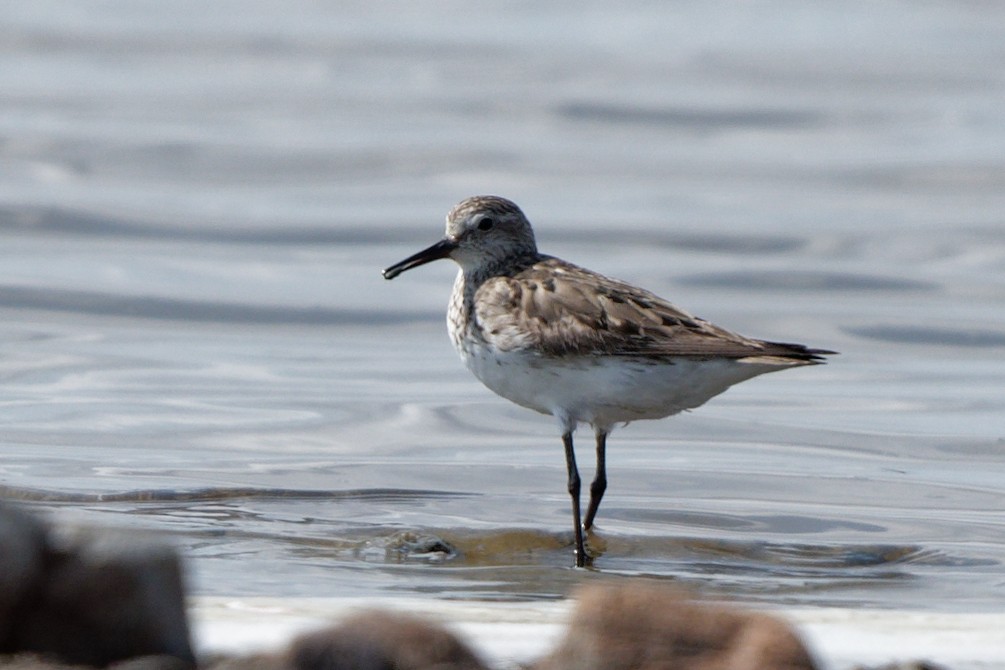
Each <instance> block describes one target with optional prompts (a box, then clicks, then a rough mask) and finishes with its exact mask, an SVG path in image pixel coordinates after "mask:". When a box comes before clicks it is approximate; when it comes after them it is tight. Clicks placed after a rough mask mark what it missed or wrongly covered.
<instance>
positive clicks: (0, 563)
mask: <svg viewBox="0 0 1005 670" xmlns="http://www.w3.org/2000/svg"><path fill="white" fill-rule="evenodd" d="M44 552H45V528H44V527H43V526H42V524H41V523H40V522H38V521H37V520H36V519H35V518H34V517H32V516H30V515H28V514H26V513H25V512H22V511H21V510H19V509H17V508H16V507H12V506H10V505H7V504H4V503H3V502H0V653H3V652H11V651H15V649H14V648H12V646H11V643H10V641H9V637H10V631H11V628H12V626H13V624H14V621H15V613H16V611H17V609H18V608H19V606H20V604H21V602H22V601H23V600H25V599H26V598H27V596H28V594H29V592H30V591H31V590H32V589H33V588H35V586H36V585H37V584H39V583H40V582H41V579H42V565H43V554H44Z"/></svg>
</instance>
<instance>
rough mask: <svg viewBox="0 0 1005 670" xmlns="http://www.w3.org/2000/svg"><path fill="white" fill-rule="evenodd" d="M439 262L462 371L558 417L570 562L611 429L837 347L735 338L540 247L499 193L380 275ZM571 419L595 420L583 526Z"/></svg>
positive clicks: (592, 506)
mask: <svg viewBox="0 0 1005 670" xmlns="http://www.w3.org/2000/svg"><path fill="white" fill-rule="evenodd" d="M441 258H450V259H452V260H453V261H454V262H455V263H457V264H458V265H459V266H460V271H459V272H458V273H457V279H456V281H455V282H454V290H453V294H452V295H451V298H450V307H449V309H448V312H447V327H448V329H449V331H450V338H451V339H452V340H453V343H454V347H456V349H457V352H458V353H459V354H460V356H461V359H463V361H464V363H465V364H466V365H467V366H468V369H469V370H471V372H473V373H474V375H475V376H476V377H478V379H479V380H481V382H482V383H483V384H485V386H487V387H488V388H489V389H491V390H492V391H494V392H495V393H497V394H499V395H501V396H502V397H504V398H506V399H507V400H511V401H512V402H515V403H516V404H518V405H521V406H523V407H527V408H529V409H532V410H535V411H538V412H541V413H542V414H550V415H552V416H554V417H555V418H556V419H557V420H558V425H559V427H560V429H561V435H562V443H563V445H564V447H565V461H566V466H567V469H568V489H569V494H570V495H571V497H572V516H573V525H574V528H575V543H576V547H575V551H576V566H577V567H583V566H585V565H586V563H587V561H588V560H589V558H590V557H589V556H588V555H587V552H586V548H585V545H584V541H583V531H584V530H586V531H589V530H590V529H591V528H592V526H593V520H594V518H595V517H596V514H597V509H598V508H599V507H600V501H601V499H602V498H603V496H604V491H605V490H606V489H607V475H606V460H605V457H606V447H607V436H608V435H609V434H610V432H611V430H612V429H613V428H614V427H615V426H617V425H619V424H625V423H628V422H631V421H637V420H639V419H661V418H663V417H667V416H671V415H673V414H677V413H678V412H682V411H684V410H688V409H693V408H695V407H698V406H700V405H703V404H704V403H705V402H706V401H707V400H709V399H710V398H712V397H714V396H717V395H719V394H720V393H722V392H723V391H725V390H726V389H728V388H729V387H730V386H732V385H733V384H736V383H738V382H742V381H744V380H746V379H750V378H751V377H756V376H757V375H760V374H764V373H766V372H775V371H776V370H784V369H786V368H792V367H801V366H804V365H814V364H817V363H821V362H823V360H824V359H823V356H825V355H827V354H833V353H835V352H832V351H826V350H824V349H810V348H807V347H805V346H803V345H801V344H787V343H782V342H767V341H764V340H756V339H752V338H749V337H744V336H742V335H738V334H736V333H732V332H730V331H728V330H725V329H723V328H719V327H718V326H715V325H713V324H711V323H709V322H708V321H705V320H703V319H700V318H698V317H695V316H692V315H691V314H689V313H687V312H685V311H684V310H682V309H680V308H679V307H675V306H674V305H672V304H670V303H669V302H667V301H666V300H663V299H662V298H660V297H658V296H656V295H655V294H653V293H650V292H649V291H646V290H644V289H641V288H638V287H636V286H632V285H631V284H627V283H625V282H622V281H618V280H616V279H610V278H608V277H605V276H603V275H601V274H598V273H596V272H592V271H590V270H587V269H585V268H581V267H579V266H576V265H573V264H572V263H568V262H566V261H564V260H561V259H559V258H555V257H553V256H546V255H544V254H541V253H539V252H538V250H537V243H536V241H535V239H534V231H533V229H532V228H531V225H530V222H529V221H528V220H527V217H526V216H524V214H523V212H522V211H521V210H520V208H519V207H517V206H516V204H514V203H513V202H511V201H509V200H506V199H505V198H500V197H497V196H475V197H472V198H468V199H466V200H463V201H461V202H460V203H458V204H457V205H456V206H455V207H454V208H453V209H452V210H450V213H449V214H448V215H447V230H446V235H445V236H444V238H443V239H442V240H440V241H439V242H437V243H436V244H434V245H432V246H431V247H429V248H427V249H424V250H422V251H420V252H419V253H417V254H415V255H413V256H410V257H408V258H406V259H405V260H403V261H401V262H400V263H396V264H394V265H392V266H390V267H389V268H387V269H386V270H384V272H383V274H384V277H385V278H386V279H394V278H395V277H397V276H398V275H399V274H401V273H402V272H405V271H406V270H411V269H412V268H415V267H418V266H420V265H423V264H425V263H429V262H430V261H435V260H438V259H441ZM580 423H585V424H589V425H590V426H592V427H593V431H594V434H595V436H596V450H597V468H596V475H595V477H594V479H593V482H592V484H591V485H590V503H589V505H588V506H587V509H586V517H585V519H583V520H582V522H580V520H581V517H580V501H579V491H580V479H579V471H578V469H577V467H576V455H575V452H574V449H573V442H572V434H573V432H574V431H575V429H576V426H577V425H578V424H580Z"/></svg>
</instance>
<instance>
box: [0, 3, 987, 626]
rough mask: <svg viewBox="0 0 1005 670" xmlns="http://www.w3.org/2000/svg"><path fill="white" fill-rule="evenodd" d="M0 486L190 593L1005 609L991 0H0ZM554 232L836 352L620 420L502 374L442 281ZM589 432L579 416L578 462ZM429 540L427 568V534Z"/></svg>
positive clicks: (663, 286) (564, 248)
mask: <svg viewBox="0 0 1005 670" xmlns="http://www.w3.org/2000/svg"><path fill="white" fill-rule="evenodd" d="M2 18H3V22H2V23H3V27H2V32H0V411H2V414H0V416H2V420H0V486H2V487H3V493H4V495H5V497H7V498H11V499H15V500H21V501H23V502H24V504H26V505H27V506H28V507H30V508H32V509H37V510H41V511H43V512H44V513H48V514H51V515H53V516H55V517H56V518H58V519H62V520H67V521H72V522H84V523H93V524H100V525H107V526H116V527H126V528H131V529H136V530H137V531H143V532H145V533H149V534H155V535H159V536H161V537H164V538H166V539H168V540H169V541H171V542H173V543H174V544H176V545H177V546H178V547H179V548H180V550H181V551H182V552H183V553H184V555H185V556H186V558H187V561H188V569H189V579H190V582H191V585H192V590H193V592H194V593H197V594H204V595H272V596H302V595H309V596H372V597H380V596H388V595H395V596H400V595H412V596H415V595H422V594H430V595H434V596H437V597H448V598H465V599H470V598H487V599H541V598H553V597H557V596H560V595H563V594H565V593H567V592H568V590H569V589H570V588H571V587H572V586H573V585H575V584H577V583H579V582H581V581H583V580H586V579H591V578H594V576H596V575H600V576H618V575H639V574H641V575H648V576H652V577H658V578H663V579H666V580H674V581H678V582H681V583H684V584H687V585H690V586H692V587H694V588H697V589H699V590H702V591H705V592H708V593H710V594H714V595H716V596H719V597H726V598H731V599H736V600H741V601H752V602H758V603H769V604H780V605H790V604H800V605H840V606H852V607H858V606H868V607H905V608H926V609H944V610H953V611H1000V610H1001V608H1002V606H1003V604H1005V514H1003V508H1005V421H1003V410H1005V394H1003V393H1002V388H1003V387H1005V356H1003V355H1005V318H1003V316H1005V104H1003V103H1005V67H1003V66H1005V9H1003V7H1002V5H1000V4H998V3H981V2H929V3H907V2H904V3H898V2H890V3H844V2H838V3H805V2H749V3H733V2H701V3H672V4H671V3H649V2H642V1H641V0H640V1H636V2H627V3H619V4H618V5H617V6H614V5H610V4H609V3H587V4H585V5H584V4H583V3H579V2H577V3H573V2H558V1H554V2H533V3H501V4H499V5H498V6H496V7H494V8H491V7H490V8H486V7H478V6H471V5H470V4H469V3H454V2H438V3H422V4H420V5H415V4H414V3H395V2H386V3H351V2H345V3H311V2H302V3H290V2H266V1H261V0H255V1H250V2H249V1H247V0H241V1H240V2H236V1H235V2H213V3H204V2H171V3H163V2H155V1H148V2H144V1H137V0H129V1H128V2H126V1H122V0H112V1H108V2H94V3H74V2H59V1H54V2H32V3H25V2H6V3H3V5H2ZM477 193H498V194H501V195H505V196H508V197H510V198H512V199H514V200H516V201H517V202H519V203H520V204H521V205H522V206H523V208H524V210H525V211H526V212H527V214H528V216H530V218H531V220H532V221H534V222H535V224H536V228H537V232H538V237H539V243H540V246H541V248H542V249H543V250H544V251H545V252H547V253H552V254H555V255H559V256H562V257H564V258H567V259H569V260H572V261H574V262H577V263H579V264H582V265H586V266H588V267H591V268H593V269H596V270H598V271H601V272H604V273H605V274H609V275H612V276H616V277H619V278H623V279H627V280H629V281H632V282H635V283H638V284H640V285H643V286H646V287H647V288H650V289H652V290H654V291H656V292H657V293H660V294H661V295H664V296H666V297H668V298H670V299H672V300H674V301H675V302H677V303H678V304H680V305H681V306H683V307H685V308H687V309H689V310H691V311H694V312H696V313H698V314H699V315H701V316H703V317H705V318H708V319H711V320H713V321H715V322H717V323H719V324H721V325H723V326H726V327H728V328H731V329H734V330H738V331H740V332H743V333H745V334H748V335H751V336H756V337H761V338H766V339H776V340H783V341H798V342H804V343H806V344H809V345H811V346H815V347H823V348H829V349H835V350H838V351H840V352H841V355H840V356H838V357H835V358H833V359H832V360H831V362H830V363H829V364H828V365H826V366H818V367H814V368H810V369H803V370H796V371H791V372H786V373H783V374H778V375H771V376H767V377H761V378H758V379H756V380H753V381H750V382H747V383H745V384H743V385H740V386H738V387H736V388H734V389H731V390H730V391H729V392H727V393H726V394H725V395H723V396H721V397H719V398H716V399H714V400H713V401H712V402H710V403H709V404H708V405H706V406H705V407H703V408H700V409H698V410H697V411H695V412H693V413H690V414H687V415H682V416H678V417H675V418H672V419H669V420H666V421H661V422H642V423H638V424H633V425H631V426H629V427H627V428H624V429H622V430H619V431H617V432H616V433H615V434H614V435H613V436H612V438H611V440H610V449H609V465H608V475H609V479H610V488H609V489H608V494H607V497H606V499H605V503H604V506H603V507H602V508H601V512H600V516H599V518H598V532H597V535H596V536H595V537H594V539H593V546H594V548H595V549H597V550H598V551H601V552H602V555H601V556H600V557H599V558H598V559H597V561H596V564H595V567H594V570H593V571H592V572H586V573H584V572H583V571H576V570H573V569H571V568H570V565H571V560H572V555H571V542H572V532H571V528H570V526H571V522H570V520H569V511H568V500H567V496H566V494H565V491H564V482H565V473H564V460H563V457H562V451H561V444H560V441H559V439H558V436H557V428H556V426H555V425H554V422H553V421H552V420H551V419H550V418H549V417H543V416H538V415H535V414H533V413H531V412H528V411H526V410H523V409H520V408H518V407H515V406H512V405H509V404H508V403H506V402H505V401H503V400H501V399H498V398H496V397H494V396H493V395H492V394H491V393H489V392H488V391H486V390H485V389H483V388H482V387H481V386H480V385H479V384H478V382H477V381H476V380H474V378H472V377H471V376H470V375H469V374H468V373H467V371H466V370H464V369H463V366H462V365H461V363H460V362H459V361H458V360H457V358H456V355H455V354H454V352H453V350H452V348H451V346H450V344H449V341H448V339H447V337H446V334H445V326H444V323H443V321H444V311H445V306H446V301H447V296H448V293H449V290H450V284H451V281H452V277H453V273H454V268H453V267H452V266H451V265H450V264H449V263H442V264H438V265H433V266H428V267H426V268H422V269H421V270H416V271H414V272H411V273H409V274H407V275H405V276H403V277H401V278H400V279H398V280H396V281H395V282H393V283H391V282H385V281H384V280H383V279H382V278H381V276H380V272H379V270H380V269H381V268H382V267H385V266H387V265H389V264H391V263H393V262H395V261H398V260H400V259H401V258H403V257H405V256H406V255H409V254H411V253H413V252H414V251H417V250H418V249H420V248H421V247H424V246H425V245H427V244H429V243H431V242H433V241H435V240H436V239H438V238H439V236H440V234H441V231H442V221H443V216H444V214H445V213H446V211H447V210H448V209H449V208H450V207H451V206H452V205H453V204H454V203H455V202H456V201H458V200H460V199H461V198H463V197H465V196H468V195H473V194H477ZM590 441H591V440H590V436H589V431H585V432H584V433H581V435H580V441H579V460H580V465H581V469H582V471H583V475H584V478H586V479H589V478H590V477H591V476H592V454H591V451H592V448H591V445H590ZM442 549H450V551H448V552H444V551H440V550H442Z"/></svg>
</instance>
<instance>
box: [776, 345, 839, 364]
mask: <svg viewBox="0 0 1005 670" xmlns="http://www.w3.org/2000/svg"><path fill="white" fill-rule="evenodd" d="M764 346H765V352H764V354H765V355H768V356H782V357H783V358H791V359H793V360H797V361H806V362H807V363H825V362H827V361H826V359H825V358H824V357H825V356H836V355H837V354H838V352H836V351H831V350H829V349H810V348H809V347H807V346H806V345H804V344H793V343H791V342H765V343H764Z"/></svg>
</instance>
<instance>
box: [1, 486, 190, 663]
mask: <svg viewBox="0 0 1005 670" xmlns="http://www.w3.org/2000/svg"><path fill="white" fill-rule="evenodd" d="M8 570H10V572H8ZM0 571H2V574H3V575H5V576H4V577H3V578H2V581H0V587H2V590H0V653H14V652H36V653H38V654H41V655H43V656H45V657H47V658H51V659H53V660H54V661H58V662H62V663H67V664H81V665H91V666H97V667H104V666H107V665H109V664H112V663H115V662H117V661H125V660H127V659H134V658H136V657H146V656H164V657H171V658H173V659H176V661H177V662H179V663H181V664H182V665H183V667H184V666H192V665H194V664H195V656H194V655H193V653H192V647H191V645H190V642H189V632H188V621H187V618H186V615H185V594H184V589H183V585H182V575H181V564H180V562H179V559H178V556H177V555H176V554H175V552H174V550H173V549H171V548H170V547H167V546H164V545H163V544H161V543H158V542H153V541H150V540H147V539H144V538H143V537H142V536H141V537H137V536H136V535H135V534H133V533H126V532H123V531H118V532H115V531H96V530H78V531H74V532H73V533H69V534H63V535H59V534H56V533H53V532H51V531H48V530H46V529H45V528H44V527H43V526H41V525H40V524H39V523H38V522H37V521H36V520H35V519H33V518H32V517H30V516H28V515H27V514H25V513H23V512H21V511H19V510H17V509H14V508H11V507H7V506H0ZM12 575H16V577H12ZM150 663H153V661H151V662H150ZM150 663H148V664H147V665H144V666H143V667H150V668H154V667H155V665H152V664H150ZM137 667H139V666H137ZM156 667H157V668H160V667H166V666H164V665H162V664H158V665H156Z"/></svg>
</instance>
